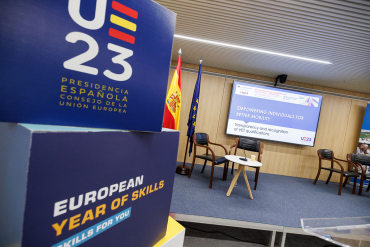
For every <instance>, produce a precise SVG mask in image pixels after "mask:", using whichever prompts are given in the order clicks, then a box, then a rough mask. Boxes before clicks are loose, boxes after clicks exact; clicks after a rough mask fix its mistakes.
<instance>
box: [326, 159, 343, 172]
mask: <svg viewBox="0 0 370 247" xmlns="http://www.w3.org/2000/svg"><path fill="white" fill-rule="evenodd" d="M329 160H331V159H329ZM332 161H334V163H337V164H338V165H339V166H340V171H341V173H342V174H343V173H344V168H343V166H342V165H341V164H340V163H339V162H338V161H336V160H332Z"/></svg>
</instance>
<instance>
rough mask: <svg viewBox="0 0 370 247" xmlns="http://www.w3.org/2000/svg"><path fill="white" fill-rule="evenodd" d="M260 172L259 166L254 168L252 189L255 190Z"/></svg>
mask: <svg viewBox="0 0 370 247" xmlns="http://www.w3.org/2000/svg"><path fill="white" fill-rule="evenodd" d="M259 173H260V168H259V167H258V168H257V169H256V175H255V176H254V190H257V182H258V175H259Z"/></svg>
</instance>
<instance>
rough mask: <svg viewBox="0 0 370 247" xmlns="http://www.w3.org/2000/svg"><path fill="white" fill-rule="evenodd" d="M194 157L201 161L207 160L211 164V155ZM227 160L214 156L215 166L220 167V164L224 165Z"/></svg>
mask: <svg viewBox="0 0 370 247" xmlns="http://www.w3.org/2000/svg"><path fill="white" fill-rule="evenodd" d="M195 157H197V158H199V159H203V160H209V161H211V162H212V158H213V156H212V154H202V155H196V156H195ZM226 161H227V159H226V158H225V157H223V156H215V165H220V164H222V163H225V162H226Z"/></svg>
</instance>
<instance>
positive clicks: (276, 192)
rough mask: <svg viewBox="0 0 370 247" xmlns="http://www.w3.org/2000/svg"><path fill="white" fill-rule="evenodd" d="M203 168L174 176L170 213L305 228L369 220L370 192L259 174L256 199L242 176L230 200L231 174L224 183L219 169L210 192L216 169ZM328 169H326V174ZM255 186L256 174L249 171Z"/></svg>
mask: <svg viewBox="0 0 370 247" xmlns="http://www.w3.org/2000/svg"><path fill="white" fill-rule="evenodd" d="M201 170H202V166H201V165H195V167H194V171H193V174H192V176H191V178H190V179H189V178H188V177H187V176H182V175H178V174H176V175H175V184H174V190H173V195H172V203H171V210H170V211H171V212H172V213H180V214H190V215H201V216H210V217H217V218H224V219H233V220H241V221H249V222H257V223H265V224H271V225H280V226H287V227H301V223H300V219H301V218H331V217H358V216H370V193H369V192H366V191H365V190H364V191H363V194H362V196H358V195H357V193H358V189H357V191H356V195H352V194H351V191H352V186H351V185H347V186H346V187H345V188H343V190H342V195H341V196H338V195H337V193H338V183H334V182H330V183H329V184H328V185H326V184H325V182H324V181H318V182H317V184H316V185H313V184H312V182H313V180H312V179H304V178H295V177H288V176H281V175H272V174H266V173H260V175H259V180H258V187H257V190H252V194H253V198H254V200H250V199H249V194H248V190H247V187H246V185H245V182H244V178H243V176H242V175H241V176H239V179H238V183H237V186H236V188H234V190H233V191H232V193H231V195H230V197H227V196H226V192H227V190H228V188H229V186H230V183H231V180H232V176H231V175H230V169H229V174H228V179H227V180H226V181H222V180H221V179H222V172H223V168H221V167H216V168H215V173H214V177H213V189H209V188H208V186H209V179H210V174H211V168H210V167H209V166H207V167H206V169H205V171H204V173H200V172H201ZM324 172H325V171H322V173H324ZM247 176H248V180H249V183H250V186H251V188H252V189H253V187H254V172H250V171H248V172H247Z"/></svg>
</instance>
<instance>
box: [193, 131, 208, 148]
mask: <svg viewBox="0 0 370 247" xmlns="http://www.w3.org/2000/svg"><path fill="white" fill-rule="evenodd" d="M195 140H196V142H197V143H198V144H200V145H208V137H207V134H206V133H196V134H195Z"/></svg>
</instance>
